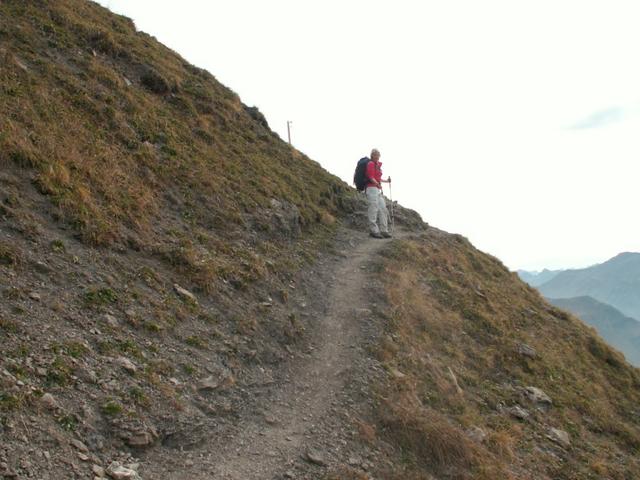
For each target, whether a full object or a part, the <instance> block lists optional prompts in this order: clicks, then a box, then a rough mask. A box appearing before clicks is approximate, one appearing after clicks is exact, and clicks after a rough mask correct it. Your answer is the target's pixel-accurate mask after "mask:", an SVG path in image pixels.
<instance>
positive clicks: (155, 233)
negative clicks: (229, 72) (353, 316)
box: [0, 0, 346, 283]
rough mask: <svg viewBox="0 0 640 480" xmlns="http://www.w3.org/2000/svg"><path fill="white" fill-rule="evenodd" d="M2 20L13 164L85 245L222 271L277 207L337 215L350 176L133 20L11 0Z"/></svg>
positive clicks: (3, 154) (0, 146)
mask: <svg viewBox="0 0 640 480" xmlns="http://www.w3.org/2000/svg"><path fill="white" fill-rule="evenodd" d="M0 22H1V23H0V38H1V39H2V42H1V43H0V56H1V57H2V60H3V61H2V68H1V69H0V85H1V87H2V89H1V90H0V111H2V112H3V113H2V116H1V117H0V132H1V134H0V164H1V165H2V167H3V170H4V171H7V170H9V171H19V172H23V173H21V174H26V175H29V178H30V180H31V181H32V182H33V184H34V185H35V186H36V187H37V189H38V190H39V191H40V192H41V193H43V194H45V195H46V196H47V198H48V199H49V201H50V203H51V205H50V207H49V211H48V212H47V213H49V214H50V215H51V217H52V218H53V219H54V220H55V221H59V222H63V223H64V224H65V225H68V226H69V227H70V228H72V229H73V230H74V231H76V232H77V233H78V234H79V235H80V237H81V238H82V239H83V241H85V242H87V243H88V244H92V245H100V246H115V247H117V248H126V247H131V248H135V249H144V250H150V251H153V252H154V253H159V254H167V249H168V250H169V253H168V254H169V255H170V256H173V254H174V253H175V252H173V251H172V250H179V251H180V252H181V253H180V255H182V257H184V258H177V259H176V260H175V261H177V262H186V263H193V264H198V269H199V270H200V274H201V275H200V276H204V277H207V276H211V277H215V273H214V272H215V271H218V272H224V271H225V269H227V268H232V267H231V266H230V265H229V264H228V263H227V262H225V257H230V256H233V253H234V252H233V247H232V246H231V245H232V244H233V243H237V242H238V241H239V240H241V239H242V240H250V239H249V238H248V237H249V234H248V233H247V232H249V231H251V232H255V231H257V232H259V234H260V235H261V238H260V240H266V241H267V242H268V241H269V240H270V238H269V233H271V231H272V230H274V229H275V227H277V226H278V224H277V222H275V223H274V222H273V221H272V220H273V218H272V217H274V216H278V215H280V216H282V215H284V216H285V217H286V216H287V215H289V216H290V217H295V218H292V220H293V221H294V222H293V223H294V224H293V225H291V226H290V227H291V228H292V229H293V231H294V232H297V229H298V228H302V229H303V230H305V231H309V230H312V229H313V228H314V227H315V226H316V225H330V224H331V223H332V222H333V218H334V216H335V215H336V214H337V213H338V210H339V207H340V205H339V204H338V202H339V199H340V198H342V197H341V194H343V193H344V192H345V187H346V186H345V185H344V184H343V183H342V182H340V181H338V179H337V178H335V177H333V176H331V175H329V174H328V173H327V172H326V171H324V170H323V169H322V168H320V166H319V165H318V164H317V163H315V162H313V161H311V160H309V159H308V158H306V157H304V155H301V154H300V153H299V152H297V151H295V150H293V149H291V148H290V147H289V146H288V145H287V144H286V143H285V142H282V141H281V140H280V139H279V138H278V137H277V135H275V134H274V133H273V132H271V130H270V129H269V128H268V125H267V124H266V121H265V119H264V117H263V116H262V115H261V114H260V112H259V111H258V110H257V109H256V108H249V107H247V106H246V105H243V104H242V102H241V101H240V99H239V98H238V96H237V95H236V94H235V93H234V92H233V91H231V90H229V89H228V88H226V87H224V86H223V85H221V84H220V83H219V82H217V81H216V80H215V78H214V77H213V76H212V75H210V74H209V73H208V72H206V71H204V70H200V69H198V68H196V67H194V66H192V65H190V64H188V63H187V62H185V61H184V60H183V59H182V58H180V56H179V55H177V54H176V53H174V52H172V51H171V50H169V49H167V48H166V47H164V46H162V45H160V44H159V43H157V42H156V41H155V40H154V39H153V38H151V37H149V36H148V35H146V34H144V33H141V32H137V31H136V29H135V27H134V25H133V23H132V22H131V21H130V20H128V19H126V18H124V17H118V16H115V15H113V14H111V13H110V12H108V11H107V10H106V9H103V8H101V7H99V6H98V5H96V4H93V3H91V2H86V1H80V0H61V1H56V2H22V1H4V2H2V4H0ZM25 172H29V173H25ZM20 195H21V193H20V191H18V190H10V189H9V187H8V186H7V185H6V184H5V186H4V200H3V205H2V212H3V214H4V215H15V216H20V213H19V211H20V206H21V198H20ZM273 199H276V200H277V201H278V202H286V203H285V204H284V207H283V205H282V204H278V203H275V202H273V201H272V200H273ZM289 206H290V207H291V208H289V209H288V210H287V208H288V207H289ZM283 209H284V210H287V212H285V213H283V211H282V210H283ZM27 210H28V209H27ZM21 222H22V223H23V224H24V229H25V230H29V229H31V230H33V231H36V230H37V228H38V226H37V220H36V219H27V218H22V219H21ZM194 233H195V234H194ZM252 235H253V234H252ZM254 243H255V242H254ZM260 245H262V246H261V250H262V251H263V253H264V252H266V251H268V249H269V245H268V243H267V244H266V245H264V244H263V243H262V242H261V243H260ZM204 250H208V251H211V250H216V251H217V252H218V253H217V255H216V259H215V260H213V259H211V258H207V256H206V255H205V254H204V253H202V252H201V251H204ZM200 280H201V283H206V278H205V279H202V278H201V279H200Z"/></svg>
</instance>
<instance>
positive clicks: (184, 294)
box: [173, 283, 198, 303]
mask: <svg viewBox="0 0 640 480" xmlns="http://www.w3.org/2000/svg"><path fill="white" fill-rule="evenodd" d="M173 289H174V290H175V291H176V293H177V294H178V296H180V297H181V298H182V299H183V300H189V301H191V302H193V303H198V299H197V298H196V296H195V295H194V294H193V293H191V292H190V291H189V290H187V289H186V288H182V287H181V286H180V285H178V284H177V283H174V284H173Z"/></svg>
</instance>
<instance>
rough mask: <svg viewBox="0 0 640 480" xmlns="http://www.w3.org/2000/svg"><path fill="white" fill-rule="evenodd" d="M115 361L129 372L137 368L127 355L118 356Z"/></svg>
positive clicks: (134, 371) (133, 371)
mask: <svg viewBox="0 0 640 480" xmlns="http://www.w3.org/2000/svg"><path fill="white" fill-rule="evenodd" d="M116 363H117V364H118V365H120V366H121V367H122V368H124V369H125V370H126V371H127V372H129V373H136V371H137V370H138V367H136V365H135V364H134V363H133V362H132V361H131V360H129V359H128V358H127V357H118V358H117V359H116Z"/></svg>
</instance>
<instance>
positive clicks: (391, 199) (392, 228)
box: [389, 177, 395, 233]
mask: <svg viewBox="0 0 640 480" xmlns="http://www.w3.org/2000/svg"><path fill="white" fill-rule="evenodd" d="M389 201H390V202H391V233H393V231H394V230H395V225H394V215H393V195H391V177H389Z"/></svg>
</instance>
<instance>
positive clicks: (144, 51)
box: [0, 0, 640, 480]
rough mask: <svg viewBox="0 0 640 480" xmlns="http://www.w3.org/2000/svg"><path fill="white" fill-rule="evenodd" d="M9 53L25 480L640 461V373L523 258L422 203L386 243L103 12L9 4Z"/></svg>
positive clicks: (7, 209) (77, 3)
mask: <svg viewBox="0 0 640 480" xmlns="http://www.w3.org/2000/svg"><path fill="white" fill-rule="evenodd" d="M0 40H1V41H0V55H2V59H3V62H2V63H1V64H0V122H1V124H0V127H1V128H0V132H1V133H0V165H1V166H2V169H1V171H0V295H1V298H2V302H0V435H1V436H2V446H1V448H0V476H4V477H7V478H39V479H43V480H49V479H56V480H57V479H60V478H93V477H94V476H95V477H98V478H105V475H107V474H106V473H105V472H104V470H105V469H108V468H110V469H111V473H109V475H110V476H111V478H117V476H118V475H120V476H121V477H122V476H128V477H129V478H134V479H135V478H138V477H142V478H144V480H154V479H158V480H160V479H162V480H165V479H171V478H175V479H184V478H211V477H213V476H215V475H216V473H219V472H220V471H222V474H225V475H226V474H228V476H229V477H230V478H234V476H235V478H254V479H256V480H257V479H263V478H264V475H263V474H265V475H266V476H267V478H274V479H276V478H277V479H281V478H292V477H293V478H299V479H309V480H311V479H319V478H323V479H332V480H335V479H369V478H384V479H403V480H406V479H423V480H424V479H432V478H434V477H435V478H439V479H447V478H449V479H472V478H473V479H487V480H488V479H496V478H501V479H502V478H505V479H509V478H519V479H530V478H554V479H588V478H615V479H619V478H620V479H622V478H636V477H638V476H639V475H640V470H639V465H638V462H639V461H638V455H637V452H638V449H639V448H640V428H639V419H638V416H637V415H636V410H637V405H638V403H640V394H638V386H639V385H640V378H639V376H638V373H637V371H636V370H635V369H633V368H631V367H630V366H628V365H627V364H626V363H625V362H624V360H623V359H622V358H621V356H620V355H619V354H618V353H617V352H615V351H613V350H612V349H610V348H609V347H608V346H606V345H605V344H604V343H603V342H602V341H601V340H600V339H599V338H598V337H597V336H596V335H595V334H594V332H593V331H592V330H591V329H588V328H586V327H585V326H584V325H583V324H582V323H581V322H579V321H578V320H576V319H575V318H573V317H571V316H569V315H567V314H566V313H564V312H562V311H560V310H558V309H556V308H553V307H551V306H549V305H548V304H546V303H545V302H544V300H543V299H542V298H541V297H540V296H539V295H538V294H537V293H536V292H535V291H533V290H532V289H530V288H528V287H527V286H525V285H524V284H523V283H522V282H520V281H519V280H518V279H517V278H516V277H515V275H513V274H511V273H509V272H508V271H507V270H506V269H505V268H504V266H502V265H501V264H500V263H499V262H498V261H497V260H495V259H494V258H492V257H489V256H487V255H485V254H482V253H481V252H479V251H477V250H475V249H474V248H473V247H472V246H471V245H470V244H469V243H468V242H467V241H466V240H464V239H463V238H461V237H459V236H456V235H449V234H446V233H444V232H441V231H439V230H437V229H434V228H427V225H426V224H424V223H422V221H421V220H420V218H419V216H418V215H417V214H415V212H411V211H407V210H405V209H403V208H401V207H400V206H398V207H397V208H394V211H395V214H396V222H395V223H396V225H397V226H398V227H399V228H400V229H402V231H401V232H398V235H397V236H396V238H394V240H392V241H389V242H386V241H385V242H381V243H376V241H374V240H372V239H369V238H368V237H367V235H366V221H365V218H364V213H365V211H366V206H365V203H364V201H363V200H362V198H361V196H358V195H357V194H355V192H354V191H353V190H352V189H350V188H348V187H347V186H346V185H344V183H342V182H340V181H339V180H338V179H336V178H335V177H334V176H332V175H330V174H329V173H327V172H325V171H324V170H323V169H322V168H321V167H320V166H319V165H318V164H317V163H316V162H314V161H312V160H310V159H308V158H306V157H305V156H304V155H302V154H300V153H299V152H297V151H295V150H294V149H292V148H291V147H290V146H289V145H287V144H286V143H285V142H282V141H281V140H280V139H279V138H278V137H277V136H276V135H275V134H274V133H272V132H271V131H270V130H269V128H268V125H266V122H265V120H264V118H263V117H262V116H261V115H260V113H259V112H258V111H257V109H255V108H249V107H246V106H245V105H243V104H242V103H241V102H240V100H239V99H238V98H237V96H236V95H235V94H233V92H232V91H230V90H229V89H228V88H226V87H224V86H222V85H220V84H219V83H218V82H217V81H216V80H215V78H213V77H212V76H211V75H210V74H208V73H206V72H203V71H201V70H199V69H197V68H195V67H193V66H191V65H189V64H188V63H187V62H185V61H184V60H183V59H181V58H180V57H179V56H178V55H177V54H175V53H174V52H171V51H170V50H168V49H166V48H165V47H163V46H162V45H160V44H158V43H157V42H156V41H155V40H153V39H152V38H150V37H149V36H147V35H145V34H143V33H140V32H136V30H135V28H134V26H133V24H132V23H131V22H130V21H129V20H127V19H125V18H122V17H119V16H116V15H113V14H111V13H109V12H108V11H107V10H105V9H103V8H101V7H99V6H97V5H95V4H93V3H90V2H85V1H82V0H59V1H55V2H49V1H40V0H38V1H33V2H24V1H19V0H2V2H0ZM525 343H526V344H527V345H524V344H525ZM530 387H537V388H539V389H542V390H544V392H546V394H548V395H549V396H550V401H549V400H547V399H546V398H545V396H544V392H539V391H538V390H536V389H535V388H534V389H532V388H530ZM516 407H518V408H516ZM523 412H524V413H523ZM553 429H556V430H553ZM263 434H264V435H263ZM256 439H257V440H256ZM258 444H259V445H258ZM253 445H257V446H256V447H255V448H253ZM270 446H273V449H271V448H270ZM239 453H240V454H241V455H238V454H239ZM262 467H264V469H262ZM115 470H119V471H120V474H116V472H115ZM134 470H137V471H138V473H139V475H138V474H135V473H134ZM265 472H266V473H265ZM245 474H246V475H245Z"/></svg>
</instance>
